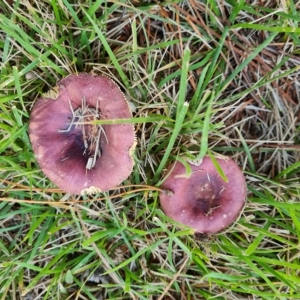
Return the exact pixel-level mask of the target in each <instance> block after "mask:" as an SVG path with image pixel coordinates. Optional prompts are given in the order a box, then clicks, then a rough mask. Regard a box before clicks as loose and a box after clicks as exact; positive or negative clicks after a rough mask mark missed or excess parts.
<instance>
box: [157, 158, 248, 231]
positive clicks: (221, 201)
mask: <svg viewBox="0 0 300 300" xmlns="http://www.w3.org/2000/svg"><path fill="white" fill-rule="evenodd" d="M215 159H216V160H217V162H218V164H219V166H220V167H221V169H222V171H223V173H224V174H225V176H226V178H227V182H226V181H224V179H223V178H222V177H221V176H220V174H219V172H218V171H217V169H216V168H215V165H214V164H213V161H212V160H211V159H210V158H209V157H208V156H205V157H204V158H203V160H202V162H201V163H200V164H199V165H194V164H191V163H190V164H189V165H190V167H191V174H190V175H188V174H187V173H186V168H185V166H184V165H183V164H182V163H180V162H175V163H173V164H172V165H171V166H170V167H169V169H168V171H167V173H168V175H167V178H166V180H165V181H164V182H163V184H162V186H161V187H162V189H163V191H162V192H161V193H160V203H161V206H162V209H163V211H164V213H165V214H166V215H167V216H169V217H170V218H172V219H174V220H175V221H177V222H179V223H182V224H184V225H186V226H189V227H191V228H193V229H194V230H195V233H197V234H204V235H209V234H214V233H218V232H220V231H223V230H224V229H225V228H227V227H228V226H229V225H231V224H232V223H233V222H234V221H235V220H236V219H237V218H238V217H239V216H240V213H241V211H242V208H243V207H244V204H245V199H246V181H245V177H244V175H243V173H242V171H241V170H240V168H239V166H238V165H237V164H236V163H235V162H234V161H233V160H232V159H230V158H225V157H222V158H220V157H218V158H215Z"/></svg>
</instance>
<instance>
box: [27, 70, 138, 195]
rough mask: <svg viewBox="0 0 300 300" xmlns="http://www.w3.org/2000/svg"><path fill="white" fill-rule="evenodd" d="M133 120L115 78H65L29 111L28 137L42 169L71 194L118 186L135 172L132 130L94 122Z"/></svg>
mask: <svg viewBox="0 0 300 300" xmlns="http://www.w3.org/2000/svg"><path fill="white" fill-rule="evenodd" d="M131 117H132V115H131V112H130V109H129V106H128V104H127V101H126V98H125V96H124V95H123V93H122V92H121V90H120V88H119V86H118V85H117V84H116V83H115V82H113V81H112V80H111V79H109V78H107V77H105V76H97V75H89V74H85V73H81V74H78V75H70V76H68V77H65V78H63V79H62V80H61V81H60V82H58V85H57V87H56V88H54V89H53V90H52V91H51V92H49V93H48V94H47V97H44V98H40V99H38V100H37V102H36V103H35V105H34V107H33V109H32V112H31V116H30V123H29V136H30V140H31V143H32V147H33V151H34V153H35V157H36V159H37V161H38V164H39V166H40V168H41V169H42V171H43V172H44V174H45V175H46V176H47V177H48V178H49V179H50V180H51V181H52V182H54V183H55V184H56V185H57V186H58V187H59V188H61V189H62V190H64V191H66V192H70V193H73V194H91V193H95V192H101V191H102V192H103V191H108V190H110V189H112V188H114V187H116V186H117V185H119V184H120V183H121V182H122V181H124V180H125V179H126V178H127V177H128V176H129V175H130V173H131V171H132V168H133V151H134V149H135V145H136V139H135V133H134V126H133V125H132V124H113V125H103V126H101V125H99V124H94V123H93V121H97V120H105V119H120V118H131Z"/></svg>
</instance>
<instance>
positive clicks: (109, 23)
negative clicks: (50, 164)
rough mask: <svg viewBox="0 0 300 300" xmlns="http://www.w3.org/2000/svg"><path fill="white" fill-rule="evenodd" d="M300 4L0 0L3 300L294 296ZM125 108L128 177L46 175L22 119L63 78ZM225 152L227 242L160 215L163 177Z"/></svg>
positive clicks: (298, 280) (298, 241)
mask: <svg viewBox="0 0 300 300" xmlns="http://www.w3.org/2000/svg"><path fill="white" fill-rule="evenodd" d="M299 23H300V1H297V0H295V1H285V0H278V1H264V0H262V1H246V0H240V1H233V0H215V1H214V0H207V1H205V0H203V1H199V0H198V1H197V0H189V1H187V0H186V1H176V0H169V1H168V0H167V1H151V0H150V1H142V0H134V1H127V0H119V1H103V0H96V1H91V0H82V1H73V0H14V1H12V0H2V1H1V3H0V56H1V58H2V61H1V69H0V72H1V77H0V299H3V300H17V299H22V300H33V299H92V300H96V299H97V300H100V299H136V300H138V299H151V300H171V299H172V300H173V299H174V300H179V299H182V300H196V299H199V300H200V299H217V300H227V299H229V300H231V299H270V300H274V299H300V201H299V199H300V182H299V175H300V162H299V158H300V151H299V150H300V135H299V132H300V119H299V118H300V102H299V100H300V29H299ZM81 72H85V73H93V74H98V75H105V76H107V77H109V78H111V79H113V80H114V81H115V82H116V83H117V84H118V85H119V86H120V88H121V90H122V91H123V93H124V94H125V95H126V98H127V100H128V101H129V104H130V107H131V108H132V112H133V117H132V118H131V119H129V120H123V121H124V122H130V123H133V124H134V126H135V132H136V141H137V147H136V150H135V153H134V162H135V165H134V167H133V172H132V173H131V175H130V176H129V177H128V179H126V180H125V181H124V182H123V183H122V184H121V185H120V186H118V187H117V188H115V189H113V190H110V191H109V192H105V193H97V194H94V195H89V196H87V195H84V196H76V195H73V194H70V193H67V192H65V191H63V190H61V189H59V188H58V187H57V186H56V185H54V184H53V183H52V182H51V181H50V180H49V179H48V178H47V177H46V176H45V175H44V174H43V172H42V171H41V169H40V167H39V165H38V163H37V160H36V158H35V155H34V153H33V150H32V146H31V143H30V139H29V133H28V124H29V118H30V112H31V110H32V107H33V105H34V104H35V103H36V101H37V99H39V98H40V97H42V96H43V95H49V91H53V88H54V87H55V85H56V82H57V81H59V80H61V79H62V78H63V77H65V76H67V75H69V74H74V73H81ZM206 154H209V155H210V156H213V157H214V156H218V155H226V156H229V157H231V158H232V159H233V160H234V161H235V162H236V163H237V164H238V165H239V166H240V167H241V169H242V170H243V173H244V175H245V178H246V181H247V200H246V204H245V207H244V210H243V212H242V214H241V217H240V219H239V220H238V221H237V222H236V223H235V224H234V225H233V226H231V227H230V228H228V230H226V231H225V232H222V233H219V234H216V235H211V236H208V237H205V238H203V236H201V235H200V236H199V235H194V234H193V230H191V229H190V228H188V227H185V226H183V225H181V224H178V223H176V222H175V221H173V220H172V219H170V218H168V217H166V216H165V214H164V213H163V211H162V209H161V206H160V202H159V192H160V190H161V189H160V187H161V185H162V183H163V181H164V178H165V175H166V169H167V168H168V166H169V165H170V164H171V163H172V162H174V161H176V160H178V161H186V160H189V161H193V160H199V159H201V158H202V157H203V156H204V155H206Z"/></svg>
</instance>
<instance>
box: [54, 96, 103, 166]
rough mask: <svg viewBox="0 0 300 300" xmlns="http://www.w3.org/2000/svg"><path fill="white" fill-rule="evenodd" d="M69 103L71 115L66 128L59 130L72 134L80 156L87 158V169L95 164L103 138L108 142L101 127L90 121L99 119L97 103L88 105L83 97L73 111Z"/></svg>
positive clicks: (100, 151)
mask: <svg viewBox="0 0 300 300" xmlns="http://www.w3.org/2000/svg"><path fill="white" fill-rule="evenodd" d="M69 103H70V109H71V112H72V117H71V118H69V124H68V128H67V129H61V130H59V132H61V133H63V134H66V133H69V134H70V135H73V137H74V138H75V140H76V145H77V147H79V148H80V149H81V150H80V151H82V156H84V157H85V158H86V159H87V161H86V169H88V170H89V169H92V168H93V167H94V166H95V164H96V161H97V158H98V157H100V156H101V154H102V148H101V143H103V140H105V141H106V142H107V143H108V141H107V137H106V134H105V131H104V129H103V127H102V126H101V125H99V124H93V123H91V122H93V121H97V120H100V118H101V113H100V111H99V110H98V105H97V107H96V108H91V107H88V105H86V102H85V100H84V99H82V105H81V107H79V108H77V109H76V110H75V111H74V110H73V108H72V104H71V101H70V102H69ZM74 135H75V136H74ZM72 152H73V151H72Z"/></svg>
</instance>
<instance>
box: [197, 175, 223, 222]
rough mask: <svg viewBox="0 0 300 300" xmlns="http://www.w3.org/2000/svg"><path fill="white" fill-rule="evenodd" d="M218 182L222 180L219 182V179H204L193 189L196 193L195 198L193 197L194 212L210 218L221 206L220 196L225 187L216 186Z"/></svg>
mask: <svg viewBox="0 0 300 300" xmlns="http://www.w3.org/2000/svg"><path fill="white" fill-rule="evenodd" d="M210 177H214V176H210ZM216 182H218V183H220V180H217V178H210V179H202V180H201V181H200V182H198V184H197V185H195V186H193V187H192V191H194V197H192V198H193V206H194V207H193V209H194V211H197V212H201V213H203V214H205V215H206V216H208V215H210V214H212V213H213V211H214V210H215V209H217V208H218V207H220V206H221V203H220V202H221V199H220V194H221V193H222V190H223V189H224V187H223V186H222V185H218V184H216Z"/></svg>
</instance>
